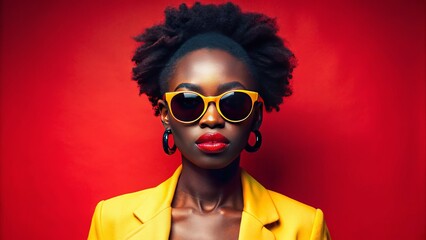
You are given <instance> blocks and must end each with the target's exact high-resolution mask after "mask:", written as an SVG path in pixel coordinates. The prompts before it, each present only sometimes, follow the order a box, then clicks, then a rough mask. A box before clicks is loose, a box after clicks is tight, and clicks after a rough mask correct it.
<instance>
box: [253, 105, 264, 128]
mask: <svg viewBox="0 0 426 240" xmlns="http://www.w3.org/2000/svg"><path fill="white" fill-rule="evenodd" d="M253 111H254V118H253V126H252V130H259V128H260V126H261V125H262V120H263V103H262V102H256V103H255V104H254V109H253Z"/></svg>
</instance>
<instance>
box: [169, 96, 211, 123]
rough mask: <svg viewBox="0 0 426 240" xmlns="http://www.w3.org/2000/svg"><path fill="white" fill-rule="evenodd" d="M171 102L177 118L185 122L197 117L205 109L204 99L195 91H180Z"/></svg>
mask: <svg viewBox="0 0 426 240" xmlns="http://www.w3.org/2000/svg"><path fill="white" fill-rule="evenodd" d="M170 104H171V108H172V111H173V115H174V116H175V118H177V119H179V120H180V121H184V122H190V121H193V120H195V119H197V118H198V117H199V116H200V115H201V114H202V113H203V110H204V102H203V99H202V98H201V97H200V96H198V95H197V94H194V93H188V92H185V93H179V94H177V95H175V96H174V97H173V98H172V100H171V103H170Z"/></svg>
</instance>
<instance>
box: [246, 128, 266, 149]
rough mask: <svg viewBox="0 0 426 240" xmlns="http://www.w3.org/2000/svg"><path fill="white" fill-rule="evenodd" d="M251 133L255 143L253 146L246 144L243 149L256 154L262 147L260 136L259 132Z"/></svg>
mask: <svg viewBox="0 0 426 240" xmlns="http://www.w3.org/2000/svg"><path fill="white" fill-rule="evenodd" d="M253 133H254V135H255V136H256V142H255V143H254V145H253V146H251V145H250V144H249V143H247V145H246V147H245V148H244V149H245V150H246V151H247V152H256V151H257V150H259V148H260V146H261V145H262V134H260V132H259V130H253Z"/></svg>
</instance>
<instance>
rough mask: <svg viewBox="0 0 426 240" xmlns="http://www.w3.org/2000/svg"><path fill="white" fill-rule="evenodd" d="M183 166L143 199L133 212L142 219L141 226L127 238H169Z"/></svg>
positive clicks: (163, 239)
mask: <svg viewBox="0 0 426 240" xmlns="http://www.w3.org/2000/svg"><path fill="white" fill-rule="evenodd" d="M181 169H182V167H181V166H180V167H179V168H178V169H177V170H176V171H175V173H174V174H173V176H172V177H170V178H169V179H168V180H166V181H165V182H163V183H162V184H160V185H158V186H157V187H155V188H153V189H152V191H153V192H152V194H150V195H149V196H150V197H149V198H146V199H143V200H142V201H141V204H140V207H139V208H137V209H136V210H135V211H134V212H133V214H134V216H135V217H136V218H137V219H139V221H141V223H142V224H141V226H140V227H138V228H137V229H135V230H134V231H132V232H131V233H129V234H128V235H127V237H126V238H125V239H128V240H131V239H158V240H167V239H168V238H169V234H170V225H171V215H172V208H171V203H172V200H173V195H174V192H175V189H176V184H177V181H178V179H179V176H180V173H181Z"/></svg>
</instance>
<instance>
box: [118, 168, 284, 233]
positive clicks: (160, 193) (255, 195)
mask: <svg viewBox="0 0 426 240" xmlns="http://www.w3.org/2000/svg"><path fill="white" fill-rule="evenodd" d="M181 170H182V167H181V166H180V167H179V168H178V169H177V170H176V171H175V173H174V174H173V176H172V177H170V178H169V179H168V180H166V181H165V182H163V183H162V184H160V185H158V186H157V187H155V188H153V189H152V191H153V192H152V193H151V194H149V196H150V197H149V198H146V199H143V200H142V201H141V204H140V207H139V208H137V209H136V210H135V211H134V212H133V214H134V216H135V217H136V218H137V219H139V221H140V222H141V225H140V226H139V227H138V228H136V229H135V230H134V231H132V232H130V233H129V234H128V235H127V236H126V238H125V239H127V240H136V239H158V240H167V239H168V238H169V234H170V227H171V215H172V208H171V203H172V200H173V195H174V192H175V189H176V185H177V181H178V179H179V176H180V173H181ZM241 182H242V188H243V198H244V209H243V213H242V217H241V226H240V233H239V239H258V240H272V239H275V236H274V234H273V233H272V232H271V231H270V230H269V229H268V228H267V225H270V224H271V225H272V223H275V222H277V221H278V220H279V216H278V213H277V210H276V208H275V205H274V203H273V201H272V199H271V197H270V195H269V192H268V190H266V189H265V188H264V187H263V186H262V185H261V184H260V183H259V182H257V181H256V180H255V179H254V178H252V177H251V176H250V175H249V174H248V173H247V172H245V171H244V170H242V171H241Z"/></svg>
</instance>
